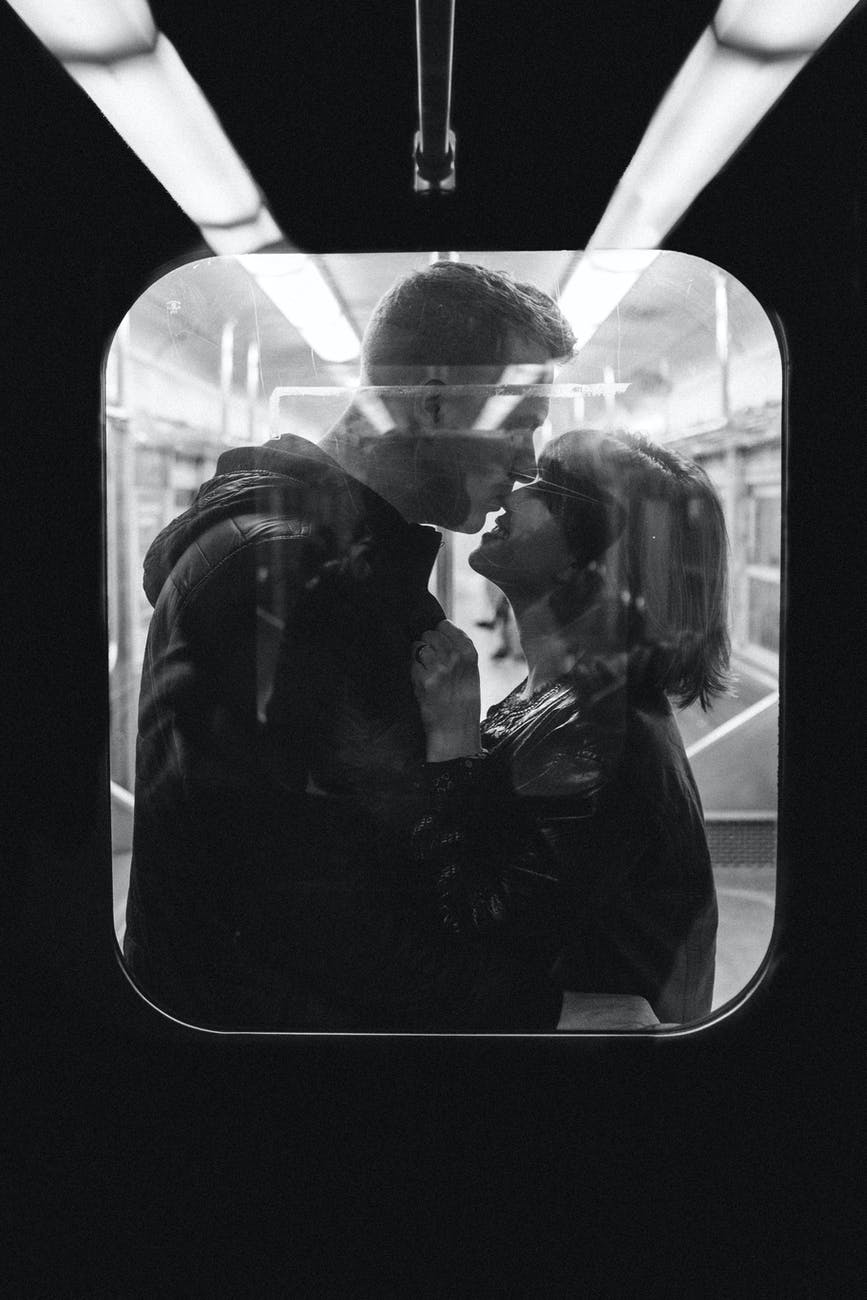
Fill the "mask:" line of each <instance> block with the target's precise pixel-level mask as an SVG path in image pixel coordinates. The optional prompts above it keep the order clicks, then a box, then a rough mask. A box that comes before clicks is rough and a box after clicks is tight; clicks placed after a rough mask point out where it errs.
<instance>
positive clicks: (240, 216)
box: [12, 0, 282, 254]
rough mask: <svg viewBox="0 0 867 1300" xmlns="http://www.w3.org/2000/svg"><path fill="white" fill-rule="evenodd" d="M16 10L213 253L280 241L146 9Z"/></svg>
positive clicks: (96, 5)
mask: <svg viewBox="0 0 867 1300" xmlns="http://www.w3.org/2000/svg"><path fill="white" fill-rule="evenodd" d="M12 6H13V8H14V9H15V10H16V12H17V13H18V14H19V16H20V17H21V18H22V19H23V20H24V22H25V23H27V25H28V26H29V27H30V28H31V30H32V31H33V32H34V34H35V35H36V36H38V37H39V39H40V40H41V41H42V43H43V44H44V45H45V46H46V47H47V48H48V49H49V50H50V51H51V53H52V54H54V55H55V56H56V57H57V58H58V59H60V60H61V62H62V63H63V65H64V67H65V68H66V70H67V71H68V72H69V74H70V75H71V76H72V77H73V78H74V79H75V81H77V82H78V84H79V85H80V86H81V88H82V89H83V90H84V91H85V92H86V93H87V94H88V95H89V96H90V98H91V99H92V100H93V102H94V103H95V104H96V106H97V107H98V108H99V109H100V111H101V112H102V113H104V115H105V117H106V118H107V119H108V121H109V122H110V123H111V125H112V126H113V127H114V129H115V130H116V131H117V132H118V134H119V135H120V136H121V137H122V139H123V140H124V141H125V142H126V143H127V144H128V145H129V146H130V148H131V149H132V150H133V151H134V153H136V154H137V156H138V157H139V158H140V159H141V161H142V162H143V163H144V165H145V166H146V167H147V168H148V169H149V170H150V171H151V172H152V173H153V175H154V176H155V177H156V179H157V180H158V181H159V182H160V184H161V185H163V186H164V187H165V189H166V190H167V191H168V193H169V194H170V195H171V197H172V198H173V199H174V201H175V202H176V203H177V204H178V206H179V207H180V208H181V209H182V210H183V211H184V212H185V213H186V215H187V216H188V217H189V218H190V219H191V220H192V221H194V222H195V224H196V225H197V226H198V227H199V229H200V230H201V232H202V236H203V238H204V239H205V241H206V243H207V244H208V245H209V247H210V248H212V249H213V250H214V252H216V253H225V254H236V253H248V252H251V251H252V250H254V249H256V248H262V247H264V246H266V245H268V244H273V243H276V242H277V241H278V240H279V239H281V238H282V233H281V231H280V229H279V227H278V226H277V224H276V222H275V221H274V218H273V217H272V216H271V214H270V212H269V211H268V209H267V207H266V206H265V204H264V202H263V199H262V195H261V194H260V192H259V190H258V188H257V186H256V184H255V182H254V181H253V178H252V177H251V175H250V173H249V171H248V170H247V168H246V167H245V165H244V163H243V162H242V161H241V159H240V158H239V157H238V155H237V153H236V152H235V150H234V148H233V147H232V145H231V143H230V142H229V140H228V138H227V137H226V135H225V133H224V131H223V128H222V127H221V125H220V123H219V120H218V119H217V116H216V114H215V112H214V110H213V109H212V108H211V106H210V104H209V103H208V101H207V99H206V98H205V96H204V95H203V93H202V91H201V90H200V88H199V86H198V85H197V84H196V82H195V81H194V80H193V78H192V76H191V75H190V73H189V72H188V71H187V69H186V67H185V66H184V64H183V62H182V60H181V58H180V56H179V55H178V53H177V51H176V50H175V48H174V46H173V45H172V44H171V42H170V41H169V40H167V38H166V37H165V36H163V35H162V34H161V33H160V32H158V31H157V29H156V27H155V25H154V21H153V17H152V16H151V12H150V9H149V7H148V5H147V4H146V3H145V2H144V0H64V3H55V0H12Z"/></svg>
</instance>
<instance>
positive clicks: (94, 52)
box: [9, 0, 157, 63]
mask: <svg viewBox="0 0 867 1300" xmlns="http://www.w3.org/2000/svg"><path fill="white" fill-rule="evenodd" d="M9 3H10V4H11V6H12V8H13V9H14V10H15V12H16V13H17V14H18V15H19V17H20V18H22V19H23V20H24V22H25V23H26V24H27V26H28V27H29V28H30V30H31V31H32V32H33V33H34V34H35V35H36V36H38V37H39V39H40V41H42V44H43V45H45V46H47V48H48V49H49V50H50V51H51V53H52V54H53V55H55V56H56V58H58V59H60V60H62V61H63V62H64V63H65V62H67V61H68V60H70V59H93V60H98V61H101V62H103V63H105V62H110V61H111V60H112V59H118V58H126V57H128V56H129V55H131V54H146V53H147V52H148V51H149V50H152V49H153V47H154V44H155V42H156V38H157V29H156V27H155V25H154V20H153V18H152V17H151V11H150V9H149V8H148V6H147V4H146V3H145V0H74V3H68V2H67V3H58V0H9Z"/></svg>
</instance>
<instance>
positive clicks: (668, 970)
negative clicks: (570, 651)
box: [414, 654, 717, 1023]
mask: <svg viewBox="0 0 867 1300" xmlns="http://www.w3.org/2000/svg"><path fill="white" fill-rule="evenodd" d="M519 690H520V688H516V691H515V692H513V694H512V695H511V696H510V697H507V699H506V700H504V701H503V702H502V703H501V704H499V705H495V706H494V708H493V709H491V710H490V711H489V713H488V716H487V719H486V720H485V722H484V723H483V726H482V737H483V743H484V746H485V754H484V756H483V757H480V758H477V759H463V760H456V761H454V762H452V763H449V764H430V765H428V767H427V769H426V777H425V785H426V800H425V809H424V812H423V813H422V815H421V816H420V818H419V820H418V821H417V823H416V826H415V829H414V853H415V856H416V858H417V860H418V863H419V865H420V868H422V872H421V873H420V874H426V875H427V877H428V878H429V879H431V881H433V882H435V883H434V885H433V893H434V895H435V906H436V909H437V911H438V914H439V919H440V923H441V925H442V926H443V928H444V929H445V930H446V931H447V932H448V933H450V934H452V935H453V936H455V937H456V938H461V939H462V940H463V941H465V942H466V941H467V939H468V938H469V937H470V936H472V935H474V934H475V935H479V936H480V935H484V934H489V933H490V932H491V931H492V930H496V929H504V930H508V931H509V932H511V933H512V934H513V936H515V937H516V938H517V936H519V935H520V936H521V937H522V941H523V942H524V944H525V949H526V959H527V961H528V962H533V961H535V962H537V963H538V964H539V965H540V966H541V967H543V968H544V969H545V970H546V971H547V972H548V974H549V976H550V978H551V979H552V980H553V981H555V982H556V983H558V984H559V985H560V987H561V988H563V989H569V990H571V991H573V992H579V993H580V992H584V993H631V994H637V995H639V996H641V997H644V998H646V1000H647V1001H648V1002H649V1003H650V1005H651V1007H652V1008H653V1010H654V1012H655V1013H656V1015H657V1017H658V1018H659V1020H660V1021H661V1022H663V1023H675V1022H681V1021H687V1020H695V1019H698V1018H700V1017H701V1016H703V1015H706V1014H708V1013H709V1011H710V1009H711V1000H712V994H713V981H714V965H715V952H716V930H717V902H716V893H715V888H714V881H713V873H712V869H711V862H710V854H709V852H708V846H707V839H706V836H705V830H704V820H703V815H702V808H701V800H700V797H699V793H698V789H697V787H696V784H695V781H694V778H693V775H692V772H691V770H690V767H689V763H688V761H687V758H686V755H685V753H684V749H683V744H682V741H681V739H680V734H679V732H678V729H677V724H676V722H675V719H674V716H673V714H672V710H671V706H670V704H669V703H668V701H667V699H666V698H665V696H664V695H663V694H662V692H661V691H659V690H658V689H654V688H653V687H650V686H648V684H647V681H646V679H645V678H644V675H643V673H642V671H641V656H640V654H639V655H637V656H635V658H634V661H633V662H631V663H629V664H627V662H626V658H625V656H621V657H619V658H618V657H616V656H612V657H610V659H609V660H608V661H606V660H604V659H595V660H594V661H592V662H589V663H582V664H580V665H579V666H577V667H576V669H575V670H574V671H573V672H572V673H571V674H570V675H569V677H567V678H565V679H562V680H561V681H560V682H557V683H554V684H553V686H551V687H549V688H548V689H546V690H544V691H542V692H540V693H539V694H538V695H537V696H535V697H534V698H532V699H531V700H529V701H526V702H523V701H522V700H521V699H520V697H519V694H518V692H519Z"/></svg>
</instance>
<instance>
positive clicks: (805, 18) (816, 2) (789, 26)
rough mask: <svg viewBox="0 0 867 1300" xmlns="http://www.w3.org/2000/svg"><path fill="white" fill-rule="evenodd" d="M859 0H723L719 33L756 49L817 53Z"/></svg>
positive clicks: (716, 23) (772, 52) (716, 25)
mask: <svg viewBox="0 0 867 1300" xmlns="http://www.w3.org/2000/svg"><path fill="white" fill-rule="evenodd" d="M858 2H859V0H722V3H721V4H720V7H719V9H717V11H716V16H715V17H714V21H713V25H714V28H715V30H716V33H717V35H718V36H719V37H720V38H721V39H723V40H725V41H727V42H730V43H731V44H738V45H741V46H743V47H744V48H749V49H751V50H753V51H755V52H757V53H760V54H766V55H775V54H779V53H780V52H782V51H786V50H789V51H795V50H797V51H799V52H800V53H802V54H806V53H810V54H814V53H815V52H816V50H818V49H819V47H820V45H822V44H823V43H824V42H825V41H826V40H827V39H828V37H829V36H830V35H831V33H832V32H833V31H834V30H835V29H836V28H837V27H839V25H840V23H841V22H842V21H843V19H844V18H846V17H847V15H848V14H850V13H851V12H852V10H853V9H854V8H855V7H856V5H857V4H858Z"/></svg>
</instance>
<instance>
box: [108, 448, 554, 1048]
mask: <svg viewBox="0 0 867 1300" xmlns="http://www.w3.org/2000/svg"><path fill="white" fill-rule="evenodd" d="M439 545H440V535H439V534H438V533H437V532H436V531H435V530H434V529H432V528H427V527H422V526H419V525H412V524H408V523H406V521H405V520H404V519H403V518H402V517H401V516H400V515H399V513H398V512H397V511H396V510H394V509H393V508H392V507H391V506H390V505H389V504H388V503H387V502H385V501H384V500H383V499H382V498H381V497H379V496H378V495H377V494H376V493H374V492H372V491H371V490H370V489H368V488H366V487H365V486H363V485H362V484H360V483H359V482H358V481H356V480H354V479H352V478H351V477H350V476H349V475H347V474H346V473H345V472H344V471H343V470H342V469H341V468H340V467H339V466H338V465H337V464H336V462H334V461H333V460H332V459H331V458H330V457H329V456H327V455H326V454H325V453H324V452H322V451H321V450H320V449H319V448H317V447H316V446H315V445H314V444H312V443H309V442H307V441H306V440H304V439H301V438H295V437H283V438H280V439H275V440H273V441H271V442H269V443H267V444H265V445H264V446H261V447H244V448H237V449H233V450H231V451H228V452H226V453H225V454H224V455H222V456H221V457H220V459H219V462H218V464H217V472H216V475H215V477H214V478H213V479H211V480H210V482H208V483H206V484H204V486H203V487H202V488H201V489H200V490H199V492H198V494H197V496H196V498H195V500H194V502H193V504H192V505H191V506H190V508H189V509H188V510H187V511H185V512H184V514H182V515H181V516H180V517H179V518H178V519H176V520H175V521H174V522H173V523H172V524H170V525H169V526H168V527H167V528H166V529H165V530H164V531H163V532H162V533H161V534H160V535H159V537H158V538H157V539H156V541H155V542H154V543H153V545H152V546H151V548H150V550H149V552H148V555H147V558H146V561H145V569H144V586H145V592H146V594H147V596H148V599H149V600H150V601H151V603H152V604H153V606H154V612H153V617H152V621H151V625H150V629H149V634H148V639H147V646H146V651H145V659H144V665H143V670H142V684H141V696H140V706H139V731H138V740H137V755H136V789H135V798H136V806H135V822H134V834H133V859H132V867H131V880H130V892H129V898H128V903H127V929H126V937H125V942H124V955H125V958H126V962H127V964H128V966H129V969H130V971H131V973H132V975H133V977H134V978H135V980H136V981H137V983H138V984H139V985H140V986H141V988H142V989H143V991H144V992H145V993H146V994H147V995H148V996H149V997H150V998H151V999H152V1000H153V1001H154V1002H155V1003H156V1005H158V1006H159V1007H161V1008H162V1009H163V1010H166V1011H168V1012H170V1013H171V1014H172V1015H174V1016H176V1017H178V1018H179V1019H182V1020H186V1021H188V1022H190V1023H193V1024H197V1025H201V1026H204V1027H209V1028H210V1027H213V1028H234V1029H267V1028H288V1029H364V1028H384V1029H400V1028H411V1029H419V1028H420V1029H429V1028H442V1029H449V1028H464V1029H467V1028H470V1029H484V1028H487V1027H491V1026H493V1027H497V1028H499V1027H501V1024H502V1018H503V1015H504V1014H506V1013H505V1012H504V1010H503V1008H504V1007H510V1006H511V1007H512V1008H513V1010H512V1011H511V1012H510V1013H508V1016H511V1017H512V1019H514V1017H515V1016H517V1018H518V1020H519V1021H521V1019H522V1017H523V1019H524V1020H525V1021H526V1022H527V1023H528V1024H529V1025H530V1026H531V1027H551V1026H552V1025H553V1024H554V1023H555V1022H556V1018H557V1014H558V1012H559V997H558V995H557V993H556V990H555V989H554V988H553V986H552V985H551V984H550V982H549V981H547V980H546V979H544V978H542V979H540V978H539V977H538V975H537V974H532V975H531V974H528V973H527V972H526V971H525V970H524V969H523V968H522V966H521V963H520V960H519V958H518V957H517V956H515V955H514V954H512V953H511V952H510V951H509V948H508V945H507V944H506V943H504V942H503V941H501V940H500V939H499V938H498V939H495V940H494V941H493V942H491V943H489V944H488V945H486V946H485V947H484V948H481V949H480V948H479V946H478V945H475V946H471V947H469V948H467V947H466V946H465V947H464V948H463V950H462V949H460V948H456V947H455V946H454V945H453V944H448V943H447V942H445V940H444V936H442V935H441V934H439V933H437V931H436V930H435V929H432V928H431V927H430V926H428V925H427V924H426V923H425V921H424V918H423V917H422V916H421V915H420V914H419V911H418V908H417V906H416V895H417V891H416V890H415V888H414V885H413V882H412V881H410V880H409V879H408V874H407V873H408V863H409V860H410V859H409V853H408V850H406V851H404V847H403V846H404V845H408V842H409V834H410V829H411V826H412V824H413V819H414V817H415V816H416V815H417V799H418V783H417V775H418V770H419V766H420V764H421V760H422V756H423V753H424V743H423V731H422V727H421V722H420V719H419V716H418V711H417V708H416V705H415V701H414V698H413V695H412V687H411V682H410V673H409V664H410V647H411V644H412V642H413V640H415V639H416V638H417V637H418V636H419V635H420V634H421V633H422V632H423V631H424V630H425V629H427V628H429V627H431V626H434V625H435V624H436V623H437V622H438V621H439V620H440V619H441V618H442V617H443V613H442V610H441V608H440V606H439V605H438V603H437V602H436V600H435V599H434V597H433V596H432V595H431V594H430V593H429V591H428V590H427V583H428V580H429V576H430V572H431V568H432V565H433V562H434V559H435V557H436V554H437V551H438V549H439ZM508 1016H507V1018H508Z"/></svg>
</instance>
